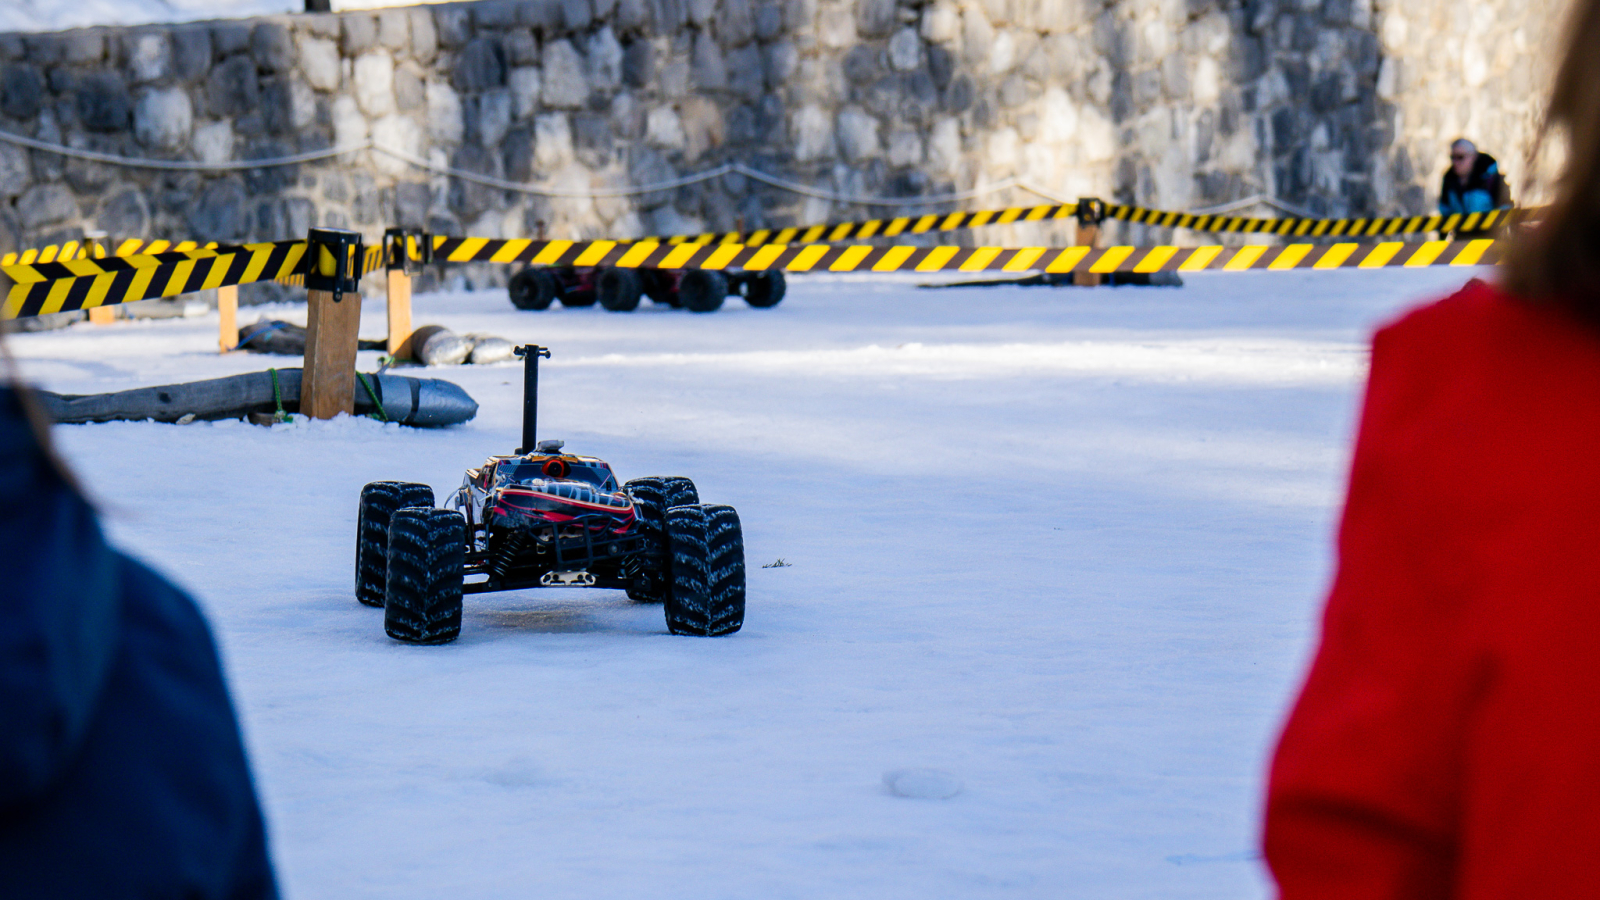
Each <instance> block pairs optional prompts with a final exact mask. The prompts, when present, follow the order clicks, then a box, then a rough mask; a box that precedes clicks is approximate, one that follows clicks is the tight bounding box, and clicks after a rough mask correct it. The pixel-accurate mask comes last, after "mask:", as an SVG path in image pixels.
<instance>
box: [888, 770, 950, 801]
mask: <svg viewBox="0 0 1600 900" xmlns="http://www.w3.org/2000/svg"><path fill="white" fill-rule="evenodd" d="M883 784H884V786H885V787H887V788H888V789H889V793H891V794H893V795H895V796H896V797H907V798H909V799H912V800H949V799H950V798H951V797H954V796H955V795H957V794H959V793H961V788H962V787H963V785H962V784H961V779H959V778H957V777H956V776H954V775H951V774H950V773H949V772H941V771H939V770H938V769H896V770H894V771H892V772H885V773H883Z"/></svg>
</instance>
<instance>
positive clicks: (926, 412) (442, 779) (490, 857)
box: [10, 270, 1467, 900]
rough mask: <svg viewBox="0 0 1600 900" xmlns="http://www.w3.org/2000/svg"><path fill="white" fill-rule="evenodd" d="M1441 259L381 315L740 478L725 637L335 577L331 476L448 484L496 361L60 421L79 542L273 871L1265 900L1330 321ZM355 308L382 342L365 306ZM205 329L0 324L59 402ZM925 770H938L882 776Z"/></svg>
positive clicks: (204, 338)
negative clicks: (1321, 268) (401, 610)
mask: <svg viewBox="0 0 1600 900" xmlns="http://www.w3.org/2000/svg"><path fill="white" fill-rule="evenodd" d="M1466 274H1467V273H1462V272H1460V271H1455V272H1451V271H1445V270H1425V271H1384V272H1379V273H1374V272H1358V271H1338V272H1328V273H1317V272H1285V273H1256V274H1240V275H1197V276H1193V277H1191V278H1190V279H1189V285H1188V286H1187V287H1185V288H1183V289H1180V290H1161V289H1156V290H1148V289H1147V290H1140V289H1116V290H1097V291H1079V290H1050V289H1018V288H1005V289H994V290H969V289H963V290H947V291H918V290H915V289H913V288H911V287H909V286H908V284H907V283H906V282H895V281H885V280H881V279H879V280H872V279H863V278H855V277H811V278H807V279H795V280H794V281H793V282H792V283H791V288H790V296H789V299H787V300H786V301H785V302H784V303H783V305H782V306H780V307H778V308H776V309H773V310H752V309H748V308H746V307H744V306H743V305H742V304H740V305H731V304H730V306H728V307H727V308H725V309H724V310H723V311H722V312H720V313H718V314H716V315H710V316H693V315H690V314H687V313H683V312H678V311H672V310H665V309H641V310H640V311H639V312H638V313H635V314H633V315H615V314H608V313H605V312H603V311H601V310H599V309H587V310H563V309H557V310H552V311H549V312H545V313H521V312H517V311H515V310H513V309H512V308H511V307H510V305H509V304H508V303H507V302H506V301H505V299H504V294H503V293H490V292H484V293H476V294H435V295H423V296H419V297H417V299H416V308H417V319H418V321H419V323H424V322H431V321H437V322H440V323H443V324H447V325H449V326H451V327H452V328H454V329H456V330H457V331H468V330H482V331H489V332H493V333H497V334H501V335H504V336H506V337H508V338H512V339H515V340H519V341H532V342H538V343H541V344H545V345H548V346H550V347H553V348H554V351H555V355H554V358H553V359H550V360H548V361H546V362H545V363H544V368H543V370H542V374H543V379H542V384H543V386H544V389H545V393H544V396H543V397H542V398H541V399H542V408H541V424H542V428H541V437H562V438H565V439H566V440H567V441H568V446H569V447H571V448H573V449H575V450H578V451H582V452H589V453H595V454H598V455H600V456H602V457H605V458H607V459H609V460H610V461H611V462H612V464H613V465H614V466H615V468H616V470H617V472H618V473H619V475H620V476H621V477H623V478H629V477H636V476H640V475H652V474H661V475H687V476H690V477H692V478H694V479H695V480H696V481H697V482H698V483H699V485H700V490H701V493H702V496H703V497H704V498H705V499H706V500H707V501H708V502H727V503H732V504H734V505H735V506H737V507H738V509H739V511H740V514H741V516H742V517H743V520H744V524H745V529H746V535H747V548H748V561H749V565H750V568H749V589H750V599H749V612H748V619H747V623H746V625H745V628H744V630H743V631H742V632H740V633H738V634H737V635H734V636H732V637H730V638H725V639H695V638H680V637H672V636H670V635H668V634H667V633H666V629H665V627H664V624H663V621H662V617H661V610H660V608H659V607H649V606H635V605H633V604H631V603H630V602H629V601H628V600H627V599H626V598H625V597H624V596H622V595H621V594H620V593H613V592H605V591H583V590H547V591H528V592H522V593H514V594H499V595H495V594H491V595H480V596H476V597H469V598H468V606H467V614H466V619H465V627H464V632H463V635H462V638H461V640H460V641H458V642H457V643H455V644H452V645H449V646H444V647H430V648H418V647H410V646H404V645H401V644H398V643H395V642H393V641H390V640H389V639H387V638H386V637H384V635H383V633H382V629H381V624H380V619H381V613H379V612H378V611H376V610H372V609H368V608H365V607H362V606H359V605H358V604H357V603H356V602H355V600H354V599H353V598H352V596H351V579H352V575H351V558H352V554H353V546H354V528H355V512H356V495H357V493H358V491H359V490H360V488H361V485H362V484H363V483H365V482H368V481H374V480H380V479H404V480H413V481H421V482H426V483H429V484H432V485H433V486H434V488H435V490H436V491H438V492H440V493H443V492H445V491H447V490H450V489H452V488H453V487H454V486H455V485H456V484H457V483H458V482H459V479H460V477H461V472H462V470H463V469H465V468H467V467H469V466H472V465H475V464H476V463H478V462H480V461H481V460H482V458H483V457H484V456H486V455H488V454H490V453H493V452H504V451H509V450H510V449H511V448H512V447H513V446H514V445H515V443H516V439H517V436H518V422H519V418H518V417H519V415H520V405H519V391H520V377H519V368H518V366H517V364H509V365H501V366H492V367H482V368H474V367H463V368H460V369H454V370H448V371H441V370H434V371H430V372H427V373H426V374H429V375H436V376H443V377H447V378H450V379H452V380H455V381H457V382H458V383H460V384H461V385H463V386H464V387H466V388H467V390H468V391H469V392H471V393H472V395H473V396H474V397H476V398H477V399H478V401H479V402H480V403H481V404H482V409H481V411H480V413H479V415H478V418H477V419H476V420H475V421H473V422H472V423H470V424H469V425H468V426H466V427H462V428H458V429H454V430H448V431H418V430H409V429H404V428H401V427H398V426H393V425H381V424H378V423H376V422H372V421H369V420H350V419H344V420H337V421H333V422H318V423H305V422H301V423H296V424H293V425H289V426H280V427H277V428H273V429H270V430H269V429H265V428H258V427H253V426H249V425H245V424H239V423H232V422H228V423H219V424H197V425H189V426H172V425H156V424H150V423H122V424H107V425H94V426H75V427H63V428H58V429H57V431H56V434H57V436H58V440H59V441H60V443H61V445H62V447H63V448H64V450H65V453H66V454H67V456H68V457H69V458H70V460H71V462H72V463H73V465H74V466H76V467H77V468H78V470H79V471H80V472H82V473H83V475H84V476H85V478H86V480H87V482H88V484H89V485H90V486H91V487H92V489H93V491H94V492H95V494H96V495H97V496H98V497H99V498H100V501H101V503H102V505H103V507H104V509H105V510H106V511H107V513H108V520H109V527H110V530H111V532H112V534H113V535H114V537H115V539H116V540H117V541H119V542H120V543H121V544H122V545H123V546H125V547H127V548H129V549H130V550H132V551H134V552H136V553H138V554H140V555H142V556H144V557H145V558H147V559H149V560H151V561H152V562H154V563H156V564H157V565H159V566H160V567H161V568H163V569H164V570H165V571H167V572H168V573H170V574H171V575H172V576H173V577H174V578H176V579H177V580H179V581H180V582H182V583H183V584H185V585H187V586H188V587H189V588H191V589H192V590H193V591H194V592H195V593H196V595H197V596H198V597H199V598H200V599H201V601H202V603H203V604H204V606H205V607H206V609H207V610H208V611H209V613H210V615H211V618H212V621H213V623H214V625H215V628H216V630H217V632H218V636H219V639H220V642H221V644H222V646H223V649H224V653H225V657H226V661H227V665H228V670H229V673H230V676H231V678H232V684H233V688H234V691H235V695H236V697H237V700H238V704H239V706H240V710H241V716H242V719H243V722H244V726H245V730H246V734H247V739H248V741H249V745H250V747H251V749H252V751H253V754H254V764H255V767H256V772H257V777H258V781H259V783H260V787H261V792H262V795H263V797H264V799H265V803H266V807H267V811H268V815H269V818H270V822H271V828H272V837H273V841H274V848H275V851H276V856H277V861H278V866H279V871H280V874H281V877H282V879H283V882H284V885H285V887H286V893H287V896H288V897H290V898H295V900H311V898H350V897H384V898H435V897H441V896H449V897H452V898H460V900H467V898H504V897H543V898H586V900H587V898H595V897H608V898H633V897H637V898H664V897H665V898H670V897H693V898H751V897H767V898H812V897H816V898H823V897H826V898H840V897H861V898H919V900H920V898H939V897H949V898H982V897H1051V898H1054V897H1086V898H1101V897H1104V898H1140V897H1151V898H1154V897H1161V898H1174V897H1183V898H1219V900H1220V898H1228V900H1242V898H1251V897H1260V896H1262V895H1264V894H1265V892H1266V887H1265V884H1266V883H1265V881H1264V879H1263V875H1262V870H1261V867H1260V863H1259V861H1258V860H1257V859H1256V858H1255V857H1256V855H1255V850H1254V848H1255V845H1256V829H1257V817H1258V807H1259V798H1260V793H1261V782H1262V771H1263V766H1264V763H1265V759H1266V755H1267V753H1268V752H1269V749H1270V746H1271V742H1272V740H1273V738H1274V734H1275V731H1276V728H1277V723H1278V721H1279V718H1280V716H1281V715H1282V712H1283V710H1284V707H1285V704H1286V702H1287V701H1288V700H1289V698H1290V696H1291V693H1292V690H1293V688H1294V685H1295V683H1296V681H1297V679H1298V677H1299V670H1300V667H1301V666H1302V665H1303V661H1304V658H1305V654H1306V652H1307V650H1308V648H1309V642H1310V641H1311V639H1312V636H1313V633H1314V629H1313V618H1314V615H1315V611H1316V608H1317V607H1318V605H1319V601H1320V593H1321V591H1322V589H1323V587H1324V582H1325V580H1326V578H1327V574H1328V567H1329V561H1330V557H1329V538H1330V534H1331V529H1332V526H1333V523H1334V520H1335V516H1336V513H1337V502H1338V494H1339V491H1340V488H1341V482H1342V480H1343V467H1344V464H1345V459H1346V454H1347V450H1346V444H1347V441H1348V438H1349V433H1350V429H1351V423H1352V416H1353V413H1354V410H1355V408H1356V404H1357V402H1358V395H1359V390H1358V389H1359V384H1360V381H1361V378H1362V375H1363V372H1364V366H1365V349H1364V345H1365V335H1366V333H1367V332H1368V330H1369V329H1370V327H1371V326H1372V325H1373V324H1374V323H1375V322H1378V321H1381V320H1383V319H1384V318H1386V317H1388V316H1390V315H1392V314H1393V313H1394V311H1396V310H1397V309H1399V308H1401V307H1403V306H1404V305H1407V304H1409V303H1412V302H1416V301H1417V300H1420V299H1426V298H1428V297H1431V296H1437V295H1438V294H1439V293H1440V292H1442V291H1444V290H1446V289H1448V288H1449V287H1451V286H1453V285H1455V284H1459V283H1460V282H1462V281H1463V280H1464V279H1465V277H1466ZM266 312H268V313H269V314H273V315H291V316H292V315H297V314H299V315H303V312H301V311H299V310H294V309H292V308H289V309H279V310H267V311H266ZM253 315H255V312H253V311H246V312H245V314H244V316H243V318H244V319H246V320H249V318H250V317H251V316H253ZM365 323H366V330H367V331H368V332H369V333H370V334H372V335H374V336H376V335H379V334H381V333H382V330H383V305H382V303H381V301H380V302H369V303H368V304H367V309H366V319H365ZM215 327H216V326H215V319H214V318H212V319H191V320H177V321H172V320H169V321H158V322H129V323H121V324H117V325H114V326H108V327H103V328H97V327H91V326H87V325H80V326H76V327H74V328H72V329H70V330H67V331H64V332H55V333H41V334H29V335H15V336H13V337H12V338H10V341H11V345H12V347H13V349H14V350H15V351H16V353H17V355H18V356H19V357H21V358H22V360H23V365H24V369H25V371H26V372H27V373H28V374H29V375H30V376H31V377H33V378H34V379H36V380H38V381H39V382H42V383H43V384H44V385H45V386H47V387H50V388H53V389H56V390H63V391H91V390H110V389H117V388H122V387H127V386H134V385H148V384H154V383H162V382H167V381H175V380H186V379H192V378H201V377H209V376H217V375H223V374H228V373H233V372H240V371H247V370H254V369H260V368H265V367H266V366H268V365H270V364H272V360H270V359H267V358H262V357H257V356H251V355H246V354H235V355H230V356H225V357H219V356H218V355H216V354H215V352H214V351H213V348H214V346H215V344H214V341H215ZM377 355H378V354H376V353H363V354H362V360H361V362H362V367H363V369H365V370H367V371H371V370H372V369H373V368H375V367H376V357H377ZM283 363H284V364H287V365H295V364H297V363H296V362H295V361H293V360H283ZM780 557H781V558H782V559H784V560H787V561H788V562H790V563H792V565H791V566H789V567H784V568H761V566H762V565H763V564H766V563H771V562H773V561H775V560H777V559H779V558H780ZM919 769H929V770H936V771H937V772H938V773H942V774H939V775H936V776H928V777H927V778H925V779H924V780H929V779H931V780H933V781H937V782H941V784H938V785H935V786H936V787H954V786H956V785H957V784H959V786H960V787H961V790H960V792H959V793H958V794H956V795H955V796H954V797H951V798H949V799H942V800H940V799H908V798H903V797H899V796H895V795H894V794H893V793H892V792H891V791H890V790H889V789H888V788H886V786H885V777H886V776H888V775H891V774H892V773H897V772H901V771H904V770H919Z"/></svg>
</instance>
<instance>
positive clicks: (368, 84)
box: [350, 50, 395, 118]
mask: <svg viewBox="0 0 1600 900" xmlns="http://www.w3.org/2000/svg"><path fill="white" fill-rule="evenodd" d="M350 81H351V86H352V87H353V88H354V93H355V97H356V103H357V104H359V105H360V106H361V111H362V112H364V113H366V114H367V115H368V116H370V117H372V118H377V117H379V116H386V115H388V114H389V113H392V112H394V108H395V107H394V58H393V57H391V56H390V55H389V53H388V51H386V50H374V51H371V52H369V53H363V54H361V55H360V56H358V57H356V61H355V64H354V65H353V66H351V69H350Z"/></svg>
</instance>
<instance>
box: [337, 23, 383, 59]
mask: <svg viewBox="0 0 1600 900" xmlns="http://www.w3.org/2000/svg"><path fill="white" fill-rule="evenodd" d="M340 26H341V29H340V30H341V32H342V35H341V43H342V44H343V46H344V55H345V56H360V55H361V54H363V53H366V52H367V51H368V50H371V49H372V48H373V47H375V46H377V43H378V20H377V19H375V18H374V17H372V16H371V15H369V14H367V13H347V14H345V15H343V16H341V17H340Z"/></svg>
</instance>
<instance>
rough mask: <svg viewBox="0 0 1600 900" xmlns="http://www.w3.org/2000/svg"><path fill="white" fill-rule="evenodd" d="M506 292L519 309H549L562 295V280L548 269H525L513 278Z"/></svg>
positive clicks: (513, 304) (512, 303)
mask: <svg viewBox="0 0 1600 900" xmlns="http://www.w3.org/2000/svg"><path fill="white" fill-rule="evenodd" d="M506 292H507V293H508V294H510V296H511V305H512V306H515V307H516V308H517V309H527V310H535V311H537V310H541V309H549V308H550V304H551V303H553V302H555V301H556V299H557V298H559V297H560V296H561V295H562V293H563V289H562V285H561V279H559V278H557V277H556V275H555V273H554V272H551V271H550V270H548V269H523V270H522V271H521V272H518V273H517V274H515V275H513V276H511V284H510V285H509V286H508V287H507V289H506Z"/></svg>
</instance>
